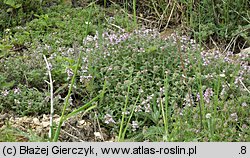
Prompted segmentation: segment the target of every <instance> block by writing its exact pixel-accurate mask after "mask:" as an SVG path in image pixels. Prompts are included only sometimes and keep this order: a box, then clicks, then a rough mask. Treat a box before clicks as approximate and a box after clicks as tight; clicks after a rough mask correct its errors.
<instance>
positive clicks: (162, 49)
mask: <svg viewBox="0 0 250 158" xmlns="http://www.w3.org/2000/svg"><path fill="white" fill-rule="evenodd" d="M10 2H12V3H10ZM25 2H27V4H26V3H25ZM39 2H41V3H28V1H14V0H13V1H1V2H0V3H1V4H3V5H1V6H2V7H3V8H4V9H5V10H7V12H3V13H2V12H1V16H2V17H3V18H2V19H3V20H2V21H1V25H0V29H1V40H0V92H1V93H0V109H1V121H4V123H1V126H2V128H1V134H0V135H2V136H3V137H2V139H3V140H1V141H17V138H16V137H15V134H16V133H19V134H20V131H19V130H20V129H19V130H18V131H16V130H15V131H13V130H12V127H11V126H12V125H11V124H12V123H13V122H11V121H10V120H11V119H9V120H8V119H6V118H2V116H3V115H4V114H5V113H8V114H9V115H14V116H20V117H21V116H33V117H38V116H42V115H43V114H49V113H50V103H51V98H50V88H51V87H50V86H49V84H48V83H47V82H46V81H48V82H49V79H48V69H47V68H46V62H45V61H44V57H46V58H47V60H48V63H49V66H48V65H47V66H48V67H49V70H50V71H51V74H52V79H53V88H54V92H53V106H54V108H55V109H54V110H55V111H54V112H55V114H58V115H61V113H62V112H63V113H64V115H66V116H67V117H68V116H73V115H74V117H76V116H75V114H76V113H78V112H80V111H82V112H84V111H83V110H86V109H83V108H82V107H86V108H88V109H87V113H84V115H81V118H79V117H77V118H76V119H75V123H74V124H75V125H76V126H77V125H78V124H79V122H80V120H81V119H83V118H88V119H89V120H91V121H92V122H95V121H97V122H98V125H96V127H95V128H96V130H95V132H101V133H102V132H103V131H101V129H105V130H106V134H108V135H110V136H111V137H112V136H113V137H116V141H124V140H125V141H249V140H250V130H249V129H250V128H249V126H250V117H249V116H250V115H249V114H250V109H249V104H250V91H249V89H250V75H249V74H250V66H249V60H250V59H249V53H247V52H245V53H239V54H236V52H237V51H238V49H239V48H244V47H247V46H248V45H249V25H250V23H249V21H250V18H249V11H248V10H247V8H246V7H247V6H249V2H247V1H244V0H242V2H239V3H237V2H238V1H237V2H231V1H223V3H222V4H220V3H218V2H216V1H201V2H200V3H198V2H196V3H194V2H192V1H183V2H179V3H177V2H173V3H168V5H167V4H165V3H163V2H161V1H157V2H155V1H150V3H149V1H145V3H142V2H141V1H140V2H138V3H137V4H136V3H135V1H127V2H126V3H124V5H122V3H121V2H120V1H116V3H115V4H114V3H113V2H110V1H106V3H101V1H99V2H98V3H99V4H100V5H103V6H99V5H97V4H95V3H91V2H88V3H87V2H85V3H79V2H78V3H75V4H74V5H72V6H70V5H67V6H65V5H58V4H59V2H57V1H39ZM104 2H105V1H104ZM143 2H144V1H143ZM61 3H69V2H68V1H64V2H61ZM210 3H212V4H210ZM81 4H82V6H81V7H78V6H80V5H81ZM83 4H84V5H83ZM142 4H144V5H142ZM33 5H34V6H33ZM166 5H167V6H166ZM208 5H209V6H211V5H212V6H213V10H209V9H211V8H207V7H205V6H208ZM82 7H84V8H82ZM34 8H39V9H34ZM143 9H144V10H143ZM148 11H149V12H148ZM140 12H141V13H140ZM130 13H131V15H130ZM140 14H141V15H140ZM136 15H139V16H140V17H137V16H136ZM198 15H202V16H198ZM157 16H159V17H157ZM149 17H151V19H150V18H149ZM205 17H206V18H205ZM146 18H147V19H149V20H145V19H146ZM21 19H23V20H21ZM140 19H141V20H140ZM174 21H175V23H174ZM151 24H152V25H151ZM166 26H167V27H172V29H171V30H173V28H174V27H175V26H176V27H178V29H176V31H171V32H170V33H166V31H164V30H167V28H165V27H166ZM186 28H189V30H190V31H187V29H186ZM183 30H185V31H183ZM160 32H161V33H160ZM230 40H233V42H230ZM210 41H212V44H213V46H214V47H215V48H214V49H208V48H207V47H205V45H207V46H209V47H211V43H210ZM216 43H217V44H216ZM219 44H221V45H219ZM225 44H226V45H225ZM224 46H225V47H224ZM43 55H44V56H43ZM84 105H86V106H84ZM76 109H77V110H79V109H80V110H79V111H77V110H76ZM74 110H75V111H74ZM72 111H73V112H75V113H73V114H72V113H71V112H72ZM38 118H39V117H38ZM62 118H63V117H62ZM71 118H72V117H71ZM39 119H40V118H39ZM79 119H80V120H79ZM31 121H32V120H31ZM33 121H34V120H33ZM63 121H66V120H63ZM61 123H62V122H61ZM71 125H72V124H71ZM59 126H60V123H59ZM72 126H74V125H72ZM54 128H56V126H55V127H54ZM60 128H61V127H60ZM63 128H64V127H62V129H63ZM10 129H11V131H12V132H9V131H10ZM33 134H34V133H29V134H22V135H23V136H25V137H26V138H27V137H28V136H27V135H33ZM34 135H35V134H34ZM28 138H29V139H25V140H23V139H22V140H21V141H43V139H44V140H46V139H48V136H47V135H44V134H43V135H40V137H35V138H34V137H32V139H31V137H28ZM54 140H55V139H54ZM61 141H64V140H63V138H61Z"/></svg>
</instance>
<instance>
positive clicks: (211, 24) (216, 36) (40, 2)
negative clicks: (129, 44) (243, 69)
mask: <svg viewBox="0 0 250 158" xmlns="http://www.w3.org/2000/svg"><path fill="white" fill-rule="evenodd" d="M93 2H95V3H97V4H99V5H102V6H103V7H110V6H112V5H115V4H116V5H120V6H121V7H122V8H124V10H126V11H128V12H129V13H132V12H133V0H113V1H110V0H98V1H91V0H72V2H71V1H69V0H25V1H23V0H1V1H0V6H1V8H0V9H1V12H0V19H1V20H0V31H1V32H2V31H3V30H4V29H6V28H9V27H12V26H16V25H23V24H25V22H26V21H30V20H31V19H34V18H36V17H37V16H36V14H41V13H42V12H43V10H44V9H45V8H46V7H49V6H53V5H56V4H59V3H67V4H70V5H72V6H74V7H79V6H87V5H88V4H90V3H93ZM249 8H250V1H248V0H237V1H233V0H197V1H196V0H174V1H172V0H137V1H136V12H137V16H138V20H142V21H143V22H147V24H148V25H149V27H152V26H154V27H157V28H159V29H160V30H161V31H165V30H166V29H167V28H172V29H176V28H179V27H181V28H182V29H183V30H184V29H185V30H188V32H189V34H191V35H192V36H197V37H198V36H199V38H200V39H202V41H203V42H206V44H208V45H210V46H211V45H213V44H214V43H213V41H215V42H218V44H220V45H222V46H225V47H226V45H227V44H228V43H230V42H232V41H234V47H232V48H231V49H234V51H235V52H236V53H237V52H239V49H242V48H246V47H248V46H249V45H250V39H249V36H250V11H249ZM213 46H214V45H213Z"/></svg>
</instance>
